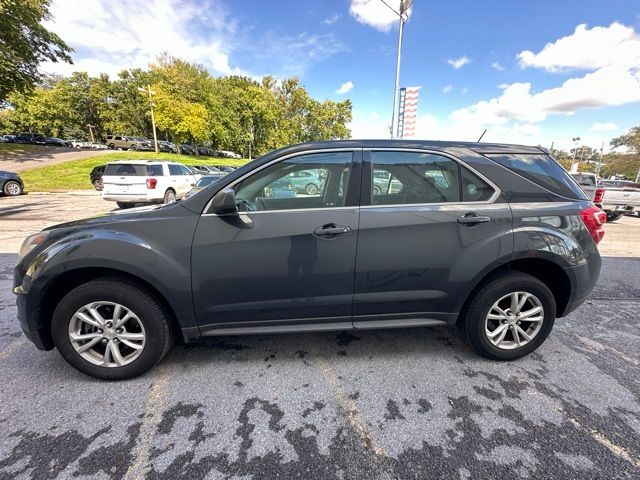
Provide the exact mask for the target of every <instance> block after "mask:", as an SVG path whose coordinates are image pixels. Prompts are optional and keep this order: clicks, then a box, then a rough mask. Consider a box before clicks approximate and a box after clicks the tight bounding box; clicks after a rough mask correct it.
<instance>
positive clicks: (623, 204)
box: [598, 180, 640, 218]
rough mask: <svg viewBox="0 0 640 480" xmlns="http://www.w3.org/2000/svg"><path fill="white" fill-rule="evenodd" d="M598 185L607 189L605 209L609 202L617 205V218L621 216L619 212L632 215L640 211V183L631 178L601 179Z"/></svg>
mask: <svg viewBox="0 0 640 480" xmlns="http://www.w3.org/2000/svg"><path fill="white" fill-rule="evenodd" d="M598 186H599V187H602V188H604V189H605V194H604V202H603V210H604V207H605V206H606V205H607V204H610V205H615V207H616V210H615V212H616V214H617V215H618V216H617V217H616V218H620V215H619V214H623V215H632V214H638V213H639V212H640V183H636V182H632V181H630V180H601V181H600V182H599V183H598ZM608 216H609V214H608V213H607V217H608Z"/></svg>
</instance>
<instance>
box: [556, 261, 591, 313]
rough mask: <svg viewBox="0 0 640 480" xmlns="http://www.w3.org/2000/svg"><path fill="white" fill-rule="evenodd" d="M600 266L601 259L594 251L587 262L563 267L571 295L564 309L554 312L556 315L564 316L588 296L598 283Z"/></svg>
mask: <svg viewBox="0 0 640 480" xmlns="http://www.w3.org/2000/svg"><path fill="white" fill-rule="evenodd" d="M601 266H602V259H601V258H600V254H599V253H598V252H597V251H596V252H595V253H594V254H593V255H591V257H589V260H588V261H587V263H584V264H582V265H578V266H576V267H570V268H565V269H564V271H565V272H566V274H567V276H568V277H569V281H570V283H571V295H570V297H569V301H568V302H567V304H566V306H565V307H564V309H562V310H561V311H558V312H557V313H556V316H557V317H564V316H566V315H568V314H570V313H571V312H573V311H574V310H575V309H576V308H578V307H579V306H580V305H582V304H583V303H584V301H585V300H586V299H587V298H589V295H591V292H592V291H593V288H594V287H595V286H596V283H598V277H599V276H600V268H601Z"/></svg>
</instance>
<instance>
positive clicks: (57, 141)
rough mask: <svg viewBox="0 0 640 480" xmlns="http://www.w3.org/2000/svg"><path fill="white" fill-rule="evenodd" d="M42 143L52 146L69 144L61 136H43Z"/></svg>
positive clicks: (66, 145)
mask: <svg viewBox="0 0 640 480" xmlns="http://www.w3.org/2000/svg"><path fill="white" fill-rule="evenodd" d="M44 143H45V144H46V145H52V146H54V147H68V146H69V144H68V143H67V142H65V141H64V140H62V139H61V138H56V137H45V139H44Z"/></svg>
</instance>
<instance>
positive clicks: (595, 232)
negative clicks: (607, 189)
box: [580, 206, 607, 244]
mask: <svg viewBox="0 0 640 480" xmlns="http://www.w3.org/2000/svg"><path fill="white" fill-rule="evenodd" d="M580 218H581V219H582V223H584V226H585V227H587V230H589V233H590V234H591V238H593V241H594V242H596V244H598V243H600V240H602V237H604V224H605V223H607V214H606V213H604V212H603V211H602V210H600V209H599V208H598V207H594V206H591V207H587V208H585V209H584V210H582V211H581V212H580Z"/></svg>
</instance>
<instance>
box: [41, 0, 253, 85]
mask: <svg viewBox="0 0 640 480" xmlns="http://www.w3.org/2000/svg"><path fill="white" fill-rule="evenodd" d="M87 12H91V13H90V14H87ZM51 13H52V19H51V20H49V21H47V22H46V26H47V27H49V28H51V29H52V30H53V31H54V32H56V33H57V34H58V35H60V36H61V37H62V38H63V39H64V40H65V41H66V42H67V43H69V44H70V45H72V46H73V47H74V48H75V49H76V52H75V53H74V54H73V57H74V59H75V65H66V64H51V63H48V64H44V66H43V70H45V71H54V72H57V73H63V74H68V73H71V72H72V71H77V70H86V71H88V72H89V73H90V74H92V75H95V74H98V73H101V72H106V73H109V74H111V75H113V74H114V73H116V72H118V71H119V70H122V69H125V68H133V67H146V66H147V65H148V64H149V63H150V62H152V61H154V59H155V58H156V57H157V55H158V54H160V53H162V52H165V51H166V52H169V53H170V54H172V55H175V56H178V57H180V58H183V59H186V60H188V61H192V62H198V63H202V64H204V65H205V66H206V67H208V68H211V69H213V70H215V71H217V72H218V73H223V74H230V73H242V71H241V70H240V69H239V68H237V67H235V68H234V67H231V66H230V65H229V54H230V53H231V51H232V48H231V47H230V46H231V45H233V43H232V42H230V41H226V40H227V39H231V38H233V37H234V36H235V35H236V34H237V23H236V21H235V20H234V19H233V18H232V17H231V16H230V15H229V13H228V12H227V11H226V9H225V8H224V7H222V6H221V5H220V4H219V3H214V2H204V3H195V2H193V1H188V2H184V1H180V0H149V1H146V2H134V3H132V2H130V1H127V0H54V2H53V3H52V5H51Z"/></svg>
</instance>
